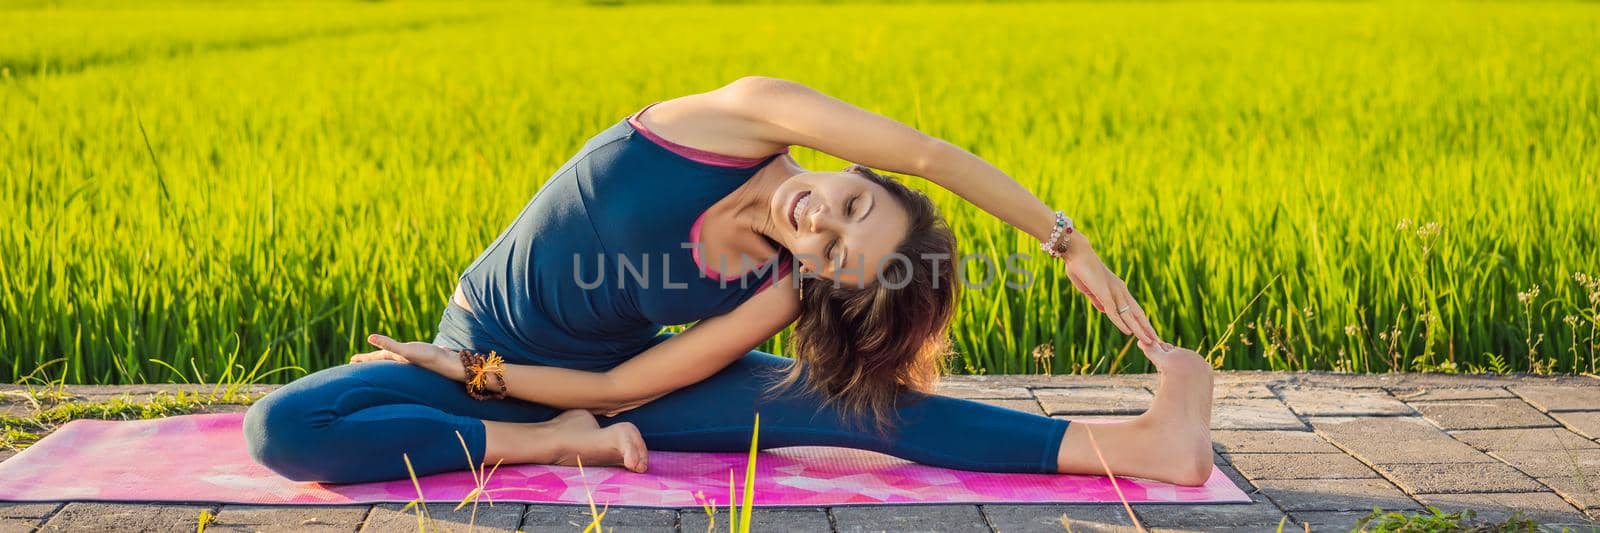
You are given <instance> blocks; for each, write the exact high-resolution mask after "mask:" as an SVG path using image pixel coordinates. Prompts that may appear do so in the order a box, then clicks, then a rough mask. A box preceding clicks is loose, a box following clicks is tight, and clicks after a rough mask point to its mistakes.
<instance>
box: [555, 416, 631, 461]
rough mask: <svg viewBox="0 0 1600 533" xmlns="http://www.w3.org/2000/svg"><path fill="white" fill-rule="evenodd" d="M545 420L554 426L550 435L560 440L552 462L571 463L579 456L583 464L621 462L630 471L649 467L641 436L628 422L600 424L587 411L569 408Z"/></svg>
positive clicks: (577, 459)
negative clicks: (557, 451) (558, 451)
mask: <svg viewBox="0 0 1600 533" xmlns="http://www.w3.org/2000/svg"><path fill="white" fill-rule="evenodd" d="M546 424H549V425H550V426H552V429H553V430H554V432H553V435H551V437H552V438H555V439H558V441H559V442H560V443H561V447H560V450H561V451H560V453H559V455H558V456H557V458H556V460H555V461H554V462H553V464H558V465H565V466H574V465H577V464H578V461H579V460H582V461H583V464H584V465H587V466H614V465H621V466H622V467H623V468H627V469H628V470H632V471H634V472H644V471H645V469H647V468H649V452H648V451H647V450H646V449H645V446H644V437H643V436H640V435H639V428H638V427H635V426H634V425H633V424H632V423H630V422H618V423H616V424H612V425H610V426H606V427H600V423H599V422H598V421H596V420H595V418H594V415H593V414H591V413H590V412H589V411H586V410H583V409H572V410H568V411H566V412H563V413H561V414H560V415H557V416H556V417H555V418H552V419H550V421H549V422H546Z"/></svg>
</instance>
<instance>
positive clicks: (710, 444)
mask: <svg viewBox="0 0 1600 533" xmlns="http://www.w3.org/2000/svg"><path fill="white" fill-rule="evenodd" d="M789 364H790V360H789V359H785V358H782V357H778V356H776V355H772V354H768V353H764V352H760V351H752V352H750V353H749V354H746V355H745V356H744V357H743V358H741V359H740V360H738V361H736V362H734V363H733V364H732V365H729V366H728V367H727V368H724V369H723V370H722V371H720V372H718V373H717V374H715V375H713V376H711V377H710V378H707V379H705V380H703V381H700V382H699V383H695V384H693V385H690V386H688V387H685V388H683V389H679V390H677V391H674V392H672V393H671V394H668V395H666V396H662V397H661V398H659V399H656V400H655V401H652V402H650V403H647V404H645V405H643V406H640V407H638V408H636V409H633V410H629V411H624V412H623V413H621V414H618V415H617V416H615V417H610V418H602V419H601V423H614V422H623V421H626V422H632V423H633V424H634V425H636V426H638V428H639V431H640V432H641V433H642V434H643V435H644V439H645V442H646V444H648V445H649V447H650V449H651V450H676V451H742V450H747V449H749V446H750V431H751V429H752V427H753V425H754V422H755V414H756V413H757V412H760V413H761V434H760V439H759V442H758V445H759V446H760V447H762V448H775V447H783V446H843V447H849V448H859V449H866V450H872V451H876V452H881V453H886V454H889V455H893V456H896V457H900V458H902V459H906V460H910V461H915V462H918V463H923V464H930V465H936V466H942V467H947V468H957V469H964V470H983V471H1001V472H1049V473H1054V472H1056V471H1057V468H1058V465H1057V463H1058V454H1059V448H1060V447H1061V443H1062V438H1063V435H1064V434H1065V432H1066V430H1067V426H1068V423H1067V421H1066V420H1060V419H1054V418H1049V417H1046V416H1041V415H1035V414H1028V413H1023V412H1020V411H1015V410H1011V409H1005V408H1002V407H996V406H992V405H988V404H984V403H979V402H975V401H971V400H963V399H958V398H951V397H948V396H940V395H925V394H920V393H915V392H910V391H907V392H904V393H902V395H901V399H900V403H899V408H898V411H897V412H898V415H899V420H898V421H897V422H896V424H895V429H894V430H893V432H892V433H891V434H889V435H888V436H878V435H876V434H875V433H874V432H873V431H872V430H871V429H870V428H871V427H872V426H871V424H870V423H867V424H863V423H861V422H859V421H855V423H852V422H853V421H851V420H848V419H846V417H845V416H843V415H842V414H841V413H840V412H838V411H837V410H835V409H834V408H833V407H831V406H823V405H822V401H821V398H819V397H817V396H816V395H813V394H808V393H805V392H804V391H805V389H804V383H803V382H802V383H801V384H800V386H799V387H796V388H794V389H793V390H791V391H787V392H784V393H783V394H781V395H779V396H777V397H775V398H768V397H766V395H765V389H766V387H767V386H768V385H769V384H771V383H773V382H775V381H776V379H777V377H778V376H777V375H776V374H777V373H778V372H781V371H782V370H783V369H785V368H786V367H788V366H789ZM864 428H865V429H864Z"/></svg>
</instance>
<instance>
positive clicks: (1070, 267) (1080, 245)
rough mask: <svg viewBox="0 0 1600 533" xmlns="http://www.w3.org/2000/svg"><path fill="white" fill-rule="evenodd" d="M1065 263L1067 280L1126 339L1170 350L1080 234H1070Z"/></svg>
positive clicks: (1142, 311) (1087, 240) (1124, 285)
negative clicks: (1127, 337) (1109, 319)
mask: <svg viewBox="0 0 1600 533" xmlns="http://www.w3.org/2000/svg"><path fill="white" fill-rule="evenodd" d="M1065 259H1066V263H1067V277H1068V278H1069V279H1071V280H1072V285H1073V286H1074V287H1077V288H1078V292H1081V293H1083V294H1084V295H1086V296H1088V297H1089V301H1090V302H1093V303H1094V308H1095V309H1099V310H1100V312H1101V313H1105V315H1106V316H1107V317H1109V318H1111V323H1112V324H1115V325H1116V326H1117V329H1119V330H1122V333H1124V334H1126V335H1133V336H1136V337H1138V338H1139V341H1140V342H1143V343H1147V344H1159V345H1162V346H1170V345H1168V344H1166V343H1165V342H1163V341H1162V340H1161V336H1160V335H1157V334H1156V328H1155V326H1152V325H1150V319H1149V318H1148V317H1146V316H1145V314H1144V309H1143V308H1141V307H1139V302H1137V301H1134V299H1133V294H1132V293H1129V292H1128V285H1127V284H1125V283H1123V282H1122V279H1121V278H1118V277H1117V275H1116V274H1113V273H1112V272H1111V269H1109V268H1106V264H1105V262H1103V261H1101V260H1100V255H1099V254H1096V253H1095V251H1094V245H1093V244H1091V243H1090V242H1089V238H1088V237H1086V236H1084V235H1083V233H1081V232H1080V233H1073V234H1072V237H1071V238H1070V239H1069V240H1068V241H1067V256H1066V258H1065Z"/></svg>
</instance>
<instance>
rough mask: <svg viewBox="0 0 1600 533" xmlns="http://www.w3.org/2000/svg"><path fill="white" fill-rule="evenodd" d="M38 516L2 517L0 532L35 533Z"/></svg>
mask: <svg viewBox="0 0 1600 533" xmlns="http://www.w3.org/2000/svg"><path fill="white" fill-rule="evenodd" d="M36 527H39V519H38V518H0V533H33V530H34V528H36Z"/></svg>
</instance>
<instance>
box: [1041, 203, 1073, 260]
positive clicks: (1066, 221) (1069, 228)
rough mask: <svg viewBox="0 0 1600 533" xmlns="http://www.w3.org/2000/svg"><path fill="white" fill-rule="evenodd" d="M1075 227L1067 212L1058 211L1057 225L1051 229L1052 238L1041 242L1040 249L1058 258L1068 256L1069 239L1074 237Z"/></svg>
mask: <svg viewBox="0 0 1600 533" xmlns="http://www.w3.org/2000/svg"><path fill="white" fill-rule="evenodd" d="M1074 230H1075V228H1074V227H1073V225H1072V219H1070V218H1067V215H1066V214H1065V213H1062V212H1060V211H1056V227H1055V228H1054V229H1052V230H1050V239H1049V240H1046V241H1044V242H1041V243H1039V249H1040V250H1044V252H1045V253H1047V254H1050V255H1051V256H1052V257H1055V258H1057V259H1065V258H1066V256H1067V240H1068V239H1071V238H1072V232H1073V231H1074Z"/></svg>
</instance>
